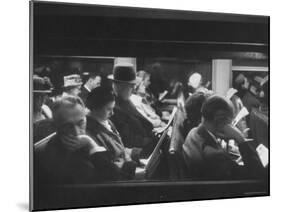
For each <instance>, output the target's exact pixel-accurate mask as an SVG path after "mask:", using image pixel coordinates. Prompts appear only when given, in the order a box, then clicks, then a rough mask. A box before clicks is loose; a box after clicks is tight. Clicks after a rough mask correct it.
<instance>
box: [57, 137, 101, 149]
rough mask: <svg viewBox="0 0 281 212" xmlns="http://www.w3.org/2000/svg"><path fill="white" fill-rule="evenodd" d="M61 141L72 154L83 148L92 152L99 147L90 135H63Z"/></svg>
mask: <svg viewBox="0 0 281 212" xmlns="http://www.w3.org/2000/svg"><path fill="white" fill-rule="evenodd" d="M61 141H62V143H63V144H64V146H65V147H66V149H68V150H69V151H71V152H75V151H77V150H79V149H82V148H85V149H86V150H88V151H90V150H91V149H93V148H97V147H98V145H97V144H96V142H95V141H94V140H93V139H92V138H90V137H89V136H88V135H79V136H74V135H62V136H61Z"/></svg>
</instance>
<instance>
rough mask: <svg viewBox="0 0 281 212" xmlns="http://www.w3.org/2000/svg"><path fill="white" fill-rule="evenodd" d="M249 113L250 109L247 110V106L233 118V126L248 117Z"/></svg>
mask: <svg viewBox="0 0 281 212" xmlns="http://www.w3.org/2000/svg"><path fill="white" fill-rule="evenodd" d="M247 115H249V111H248V110H247V108H246V107H243V108H242V109H241V110H240V111H239V113H238V114H237V116H236V117H235V119H234V120H233V122H232V124H233V126H236V125H237V123H238V122H239V121H240V120H241V119H242V118H244V117H246V116H247Z"/></svg>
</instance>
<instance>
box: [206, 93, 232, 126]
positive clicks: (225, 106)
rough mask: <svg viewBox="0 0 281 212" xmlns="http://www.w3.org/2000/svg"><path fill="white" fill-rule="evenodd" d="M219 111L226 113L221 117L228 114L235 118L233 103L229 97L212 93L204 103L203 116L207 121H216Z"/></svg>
mask: <svg viewBox="0 0 281 212" xmlns="http://www.w3.org/2000/svg"><path fill="white" fill-rule="evenodd" d="M217 112H223V113H224V117H221V118H225V117H226V116H227V117H231V118H233V115H234V110H233V106H232V103H231V102H230V101H229V100H228V99H226V98H224V97H222V96H218V95H212V96H210V97H208V98H207V99H206V101H205V102H204V103H203V106H202V116H203V117H204V119H205V120H207V121H214V119H215V118H217V117H215V116H216V115H217ZM222 121H223V120H222Z"/></svg>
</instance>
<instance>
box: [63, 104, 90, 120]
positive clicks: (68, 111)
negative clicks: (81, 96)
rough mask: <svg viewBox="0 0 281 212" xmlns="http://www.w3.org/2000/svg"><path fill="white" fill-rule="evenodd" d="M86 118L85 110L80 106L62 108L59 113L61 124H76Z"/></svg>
mask: <svg viewBox="0 0 281 212" xmlns="http://www.w3.org/2000/svg"><path fill="white" fill-rule="evenodd" d="M85 118H86V113H85V109H84V108H83V107H82V106H81V105H79V104H77V105H75V106H72V107H64V108H61V109H60V111H59V122H60V124H65V123H76V122H79V121H80V120H82V119H85Z"/></svg>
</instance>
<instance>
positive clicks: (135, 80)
mask: <svg viewBox="0 0 281 212" xmlns="http://www.w3.org/2000/svg"><path fill="white" fill-rule="evenodd" d="M107 78H108V79H110V80H112V81H113V82H120V83H128V84H136V83H137V82H138V78H136V79H134V80H130V81H124V80H116V79H114V76H113V74H111V75H108V76H107Z"/></svg>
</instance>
